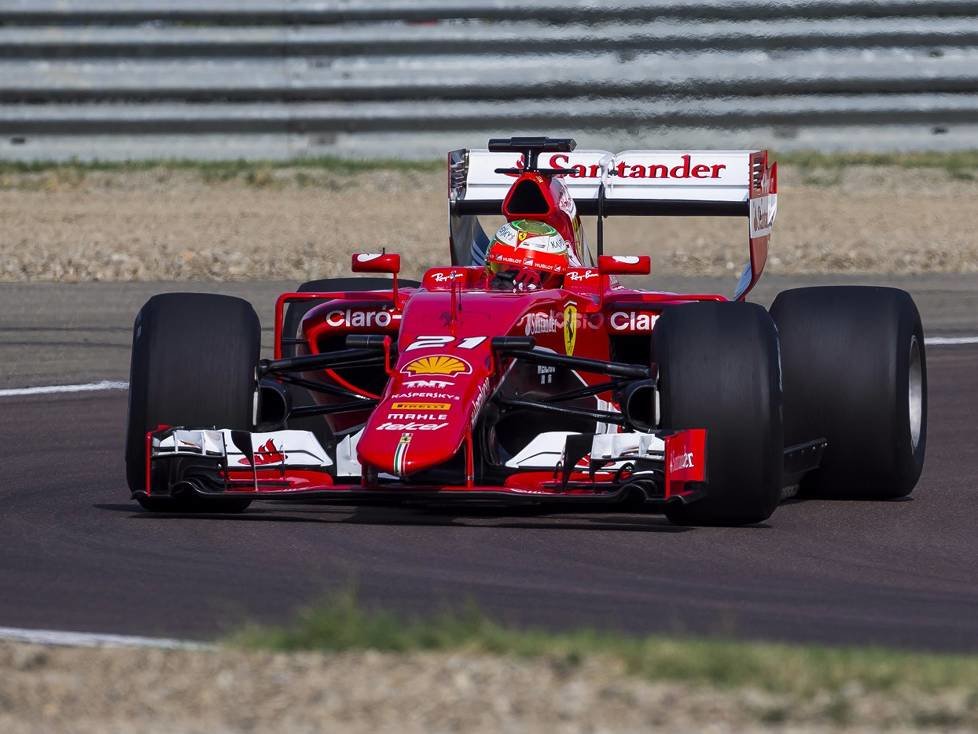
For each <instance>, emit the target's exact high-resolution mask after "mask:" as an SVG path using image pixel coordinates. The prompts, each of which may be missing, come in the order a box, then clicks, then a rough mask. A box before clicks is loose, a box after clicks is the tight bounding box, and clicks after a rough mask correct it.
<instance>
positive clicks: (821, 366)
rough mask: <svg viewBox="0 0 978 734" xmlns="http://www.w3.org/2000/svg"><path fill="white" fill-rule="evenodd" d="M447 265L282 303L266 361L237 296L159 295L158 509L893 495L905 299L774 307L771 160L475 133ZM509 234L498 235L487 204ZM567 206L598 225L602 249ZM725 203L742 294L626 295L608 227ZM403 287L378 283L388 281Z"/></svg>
mask: <svg viewBox="0 0 978 734" xmlns="http://www.w3.org/2000/svg"><path fill="white" fill-rule="evenodd" d="M448 196H449V210H450V245H451V262H452V265H451V266H450V267H438V268H432V269H430V270H428V271H427V272H426V273H425V274H424V277H423V279H422V281H421V282H420V283H418V282H407V281H405V280H399V279H398V277H397V274H398V270H399V269H400V258H399V256H398V255H396V254H388V253H378V254H359V255H355V256H354V257H353V263H352V269H353V271H354V272H356V273H373V274H377V273H380V274H384V275H383V276H380V277H378V276H376V275H375V276H374V277H354V278H346V279H338V280H325V281H316V282H312V283H307V284H305V285H304V286H302V287H300V288H299V290H298V291H297V292H295V293H286V294H284V295H282V296H281V297H280V298H279V299H278V302H277V304H276V317H275V332H274V333H275V339H274V356H273V358H271V359H261V358H260V354H259V348H260V342H261V330H260V326H259V321H258V317H257V316H256V314H255V311H254V310H253V309H252V307H251V306H250V305H249V304H248V303H247V302H245V301H243V300H240V299H237V298H231V297H228V296H219V295H205V294H188V293H182V294H166V295H159V296H155V297H154V298H152V299H150V300H149V301H148V302H147V303H146V305H145V306H144V307H143V308H142V310H141V311H140V312H139V315H138V316H137V318H136V322H135V327H134V335H133V349H132V367H131V381H130V388H129V419H128V420H129V425H128V437H127V438H128V440H127V447H126V463H127V472H128V481H129V487H130V489H131V491H132V495H133V497H134V498H136V499H137V500H138V501H139V502H140V503H141V504H142V505H143V506H144V507H146V508H147V509H150V510H162V511H181V512H183V511H194V510H208V511H211V510H213V511H236V510H243V509H244V508H245V507H247V506H248V504H249V503H250V502H251V501H253V500H256V499H261V500H267V499H280V498H292V499H294V498H309V499H316V500H326V501H343V502H364V501H367V500H378V501H385V502H404V501H426V502H427V501H435V502H461V501H472V500H477V501H483V502H484V501H493V502H531V503H543V502H553V501H559V502H571V501H575V502H589V503H597V506H599V507H609V506H612V505H613V504H614V503H619V502H628V503H629V505H630V506H636V505H638V504H641V505H642V506H644V507H648V508H651V509H653V510H659V511H662V512H664V513H665V514H666V515H667V516H668V517H669V518H670V519H671V520H672V521H674V522H681V523H697V524H708V523H721V524H743V523H755V522H759V521H763V520H765V519H766V518H767V517H768V516H770V515H771V513H772V512H773V511H774V509H775V508H776V507H777V505H778V503H779V502H781V501H782V500H783V499H784V498H785V497H787V496H790V495H791V494H793V493H795V492H796V491H798V490H799V489H800V490H801V491H802V492H806V493H817V494H823V495H824V494H831V495H835V496H848V497H866V498H886V497H899V496H903V495H906V494H908V493H909V492H910V491H911V490H912V489H913V487H914V485H915V484H916V482H917V479H918V477H919V475H920V471H921V468H922V465H923V458H924V447H925V443H926V407H927V394H926V364H925V358H924V339H923V332H922V329H921V323H920V317H919V315H918V313H917V309H916V307H915V305H914V303H913V301H912V300H911V298H910V296H909V295H908V294H907V293H905V292H903V291H898V290H893V289H887V288H874V287H826V288H803V289H796V290H790V291H787V292H784V293H781V294H780V295H779V296H778V298H777V299H776V301H775V302H774V304H773V306H772V308H771V309H770V311H767V310H765V309H764V308H762V307H761V306H759V305H757V304H753V303H748V302H746V301H745V300H744V299H745V296H746V295H747V293H748V292H749V291H750V290H751V288H752V287H753V286H754V284H755V283H756V282H757V279H758V278H759V277H760V275H761V272H762V271H763V269H764V262H765V259H766V255H767V248H768V239H769V237H770V233H771V226H772V224H773V222H774V217H775V213H776V210H777V206H776V204H777V170H776V167H775V166H774V165H770V164H769V162H768V157H767V153H766V152H764V151H638V150H635V151H626V152H624V153H620V154H617V155H613V154H611V153H606V152H603V151H576V150H575V143H574V141H573V140H567V139H550V138H512V139H503V140H491V141H490V143H489V148H488V150H459V151H453V152H452V153H451V154H450V155H449V191H448ZM500 213H502V214H503V215H504V217H505V218H506V221H507V224H506V225H505V226H504V227H502V228H501V229H500V230H499V232H497V233H496V236H495V237H491V238H490V237H489V236H487V235H486V233H485V232H484V231H483V229H482V227H481V225H480V223H479V219H478V217H479V215H485V214H493V215H497V216H498V215H499V214H500ZM581 215H593V216H596V217H598V220H597V221H598V228H597V242H596V254H597V256H596V257H595V256H594V255H593V254H592V251H591V250H590V248H589V246H588V243H587V242H586V241H585V236H584V232H583V230H582V227H581V220H580V216H581ZM625 215H631V216H656V215H697V216H712V215H716V216H737V217H744V218H746V219H747V220H748V239H749V255H750V256H749V261H748V263H747V265H746V266H745V268H744V270H743V275H742V277H741V279H740V282H739V285H738V286H737V289H736V291H735V293H734V295H733V299H732V300H727V299H726V298H724V297H723V296H720V295H700V294H694V295H691V294H685V295H680V294H676V293H663V292H656V291H649V290H640V289H636V288H630V287H627V286H626V285H623V283H622V279H624V278H625V276H632V275H644V274H648V273H649V269H650V262H649V257H648V256H647V255H644V254H636V255H633V256H609V255H604V254H603V253H602V246H603V242H602V239H603V233H602V222H603V220H604V218H605V217H609V216H625ZM391 276H392V277H391Z"/></svg>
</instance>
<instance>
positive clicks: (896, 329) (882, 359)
mask: <svg viewBox="0 0 978 734" xmlns="http://www.w3.org/2000/svg"><path fill="white" fill-rule="evenodd" d="M771 316H772V317H773V319H774V321H775V323H776V324H777V326H778V332H779V334H780V339H781V365H782V372H783V380H784V421H785V443H786V444H787V445H789V446H790V445H793V444H797V443H802V442H805V441H811V440H814V439H816V438H825V439H827V440H828V446H827V447H826V449H825V453H824V455H823V457H822V465H821V468H820V469H818V470H817V471H815V472H813V473H811V474H809V475H807V476H806V477H805V478H804V479H803V480H802V483H801V491H802V493H804V494H807V495H815V496H824V497H838V498H847V499H856V498H863V499H892V498H897V497H905V496H906V495H908V494H910V492H911V491H912V490H913V488H914V486H915V485H916V484H917V480H918V479H919V478H920V472H921V470H922V469H923V466H924V451H925V449H926V445H927V360H926V355H925V352H924V332H923V328H922V326H921V323H920V314H919V313H918V311H917V306H916V305H915V304H914V302H913V299H912V298H911V297H910V294H909V293H906V292H905V291H902V290H898V289H896V288H877V287H869V286H826V287H818V288H797V289H794V290H789V291H785V292H783V293H780V294H779V295H778V297H777V298H776V299H775V300H774V303H773V304H772V306H771Z"/></svg>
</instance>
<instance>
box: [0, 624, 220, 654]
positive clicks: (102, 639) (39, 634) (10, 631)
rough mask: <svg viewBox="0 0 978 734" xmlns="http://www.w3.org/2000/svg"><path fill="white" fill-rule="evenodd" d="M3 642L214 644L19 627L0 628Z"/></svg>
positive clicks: (200, 647)
mask: <svg viewBox="0 0 978 734" xmlns="http://www.w3.org/2000/svg"><path fill="white" fill-rule="evenodd" d="M0 640H8V641H10V642H26V643H30V644H32V645H59V646H69V647H154V648H158V649H163V650H206V649H209V648H211V647H212V646H211V645H206V644H203V643H199V642H189V641H187V640H172V639H169V638H166V637H133V636H129V635H107V634H96V633H90V632H62V631H59V630H32V629H21V628H19V627H0Z"/></svg>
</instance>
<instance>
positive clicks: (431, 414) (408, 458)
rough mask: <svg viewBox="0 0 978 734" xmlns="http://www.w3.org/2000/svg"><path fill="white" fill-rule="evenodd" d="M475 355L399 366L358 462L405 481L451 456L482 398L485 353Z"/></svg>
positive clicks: (417, 360) (486, 380)
mask: <svg viewBox="0 0 978 734" xmlns="http://www.w3.org/2000/svg"><path fill="white" fill-rule="evenodd" d="M480 351H481V352H482V353H481V354H478V355H476V358H473V357H472V356H470V355H466V356H464V357H462V356H456V355H454V354H447V353H442V354H431V355H425V356H422V357H417V358H414V359H403V360H401V361H402V362H403V364H401V365H400V366H399V369H398V372H397V374H396V375H395V376H394V377H393V378H392V380H391V389H390V390H389V392H388V394H387V395H385V397H384V399H383V400H381V402H380V403H379V404H378V405H377V407H376V408H375V409H374V412H373V414H372V415H371V416H370V420H369V421H368V422H367V425H366V427H365V429H364V432H363V435H362V436H361V437H360V441H359V443H358V445H357V452H358V454H359V456H360V462H361V463H365V464H369V465H370V466H373V467H374V468H376V469H377V470H378V471H381V472H387V473H390V474H396V475H398V476H407V475H410V474H413V473H415V472H419V471H421V470H423V469H428V468H431V467H434V466H438V465H440V464H444V463H445V462H447V461H449V460H450V459H451V458H452V457H453V456H455V454H456V453H457V452H458V450H459V449H460V448H461V446H462V442H463V441H464V440H465V437H466V434H467V433H468V431H469V430H470V427H471V426H472V424H473V423H474V422H475V421H476V419H477V418H478V414H479V411H481V409H482V404H483V403H484V401H485V398H486V396H487V394H488V385H489V369H488V364H487V363H488V351H487V350H480ZM473 362H476V364H473Z"/></svg>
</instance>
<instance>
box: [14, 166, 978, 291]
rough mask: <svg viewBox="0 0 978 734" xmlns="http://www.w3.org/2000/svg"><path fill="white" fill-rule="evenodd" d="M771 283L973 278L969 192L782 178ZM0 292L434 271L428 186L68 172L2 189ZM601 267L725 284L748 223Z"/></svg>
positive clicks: (409, 174)
mask: <svg viewBox="0 0 978 734" xmlns="http://www.w3.org/2000/svg"><path fill="white" fill-rule="evenodd" d="M780 184H781V196H780V212H779V216H778V223H777V226H776V227H775V235H774V239H773V241H772V248H771V259H770V260H769V268H770V272H775V273H783V274H795V273H812V272H818V273H830V272H877V273H916V272H978V237H975V232H974V229H975V225H974V223H975V222H976V221H978V196H976V194H978V183H975V182H974V181H968V180H958V179H955V178H952V177H951V176H949V175H948V173H946V172H945V171H943V170H939V169H905V168H900V167H896V166H893V167H871V166H855V167H852V168H849V169H845V170H843V171H837V170H831V171H819V170H812V169H798V168H793V167H790V166H789V167H785V168H784V169H783V170H782V171H781V176H780ZM0 223H2V225H0V281H23V280H63V281H86V280H191V279H216V280H241V279H250V278H260V279H286V280H296V281H302V280H307V279H311V278H319V277H329V276H334V275H337V274H341V273H346V272H347V268H348V264H349V255H350V253H352V252H357V251H360V252H363V251H373V250H376V249H377V248H378V247H380V246H386V247H388V248H389V249H390V250H392V251H397V252H401V253H402V254H403V255H404V256H405V257H404V266H405V272H404V274H405V275H409V276H410V275H417V274H418V273H419V272H420V271H421V270H423V269H424V268H425V267H427V266H430V265H433V264H444V263H445V262H447V257H448V247H447V232H446V229H447V223H446V199H445V174H444V173H443V172H440V171H432V172H425V171H370V172H365V173H357V174H346V173H343V172H342V171H331V170H326V169H300V168H285V169H267V170H263V169H258V170H257V171H255V170H251V171H248V172H245V173H240V174H238V175H233V176H230V177H227V176H215V175H214V174H213V173H211V174H208V173H207V171H206V170H205V171H196V170H184V169H164V168H160V169H150V170H145V171H131V172H117V171H116V172H112V171H86V172H84V173H80V172H78V171H77V170H71V169H69V170H66V171H65V170H61V171H57V170H55V171H48V172H41V173H32V174H24V173H6V174H0ZM607 232H608V243H609V251H612V252H619V253H621V252H632V253H650V254H651V255H652V257H653V271H654V272H660V273H677V274H703V275H721V274H725V273H730V274H731V275H732V276H735V275H736V274H737V273H738V272H739V269H740V267H741V264H742V262H743V259H744V258H745V256H746V222H745V221H742V220H736V219H722V220H707V219H674V218H669V219H648V218H620V219H617V220H613V221H611V222H610V223H609V225H608V228H607Z"/></svg>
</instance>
